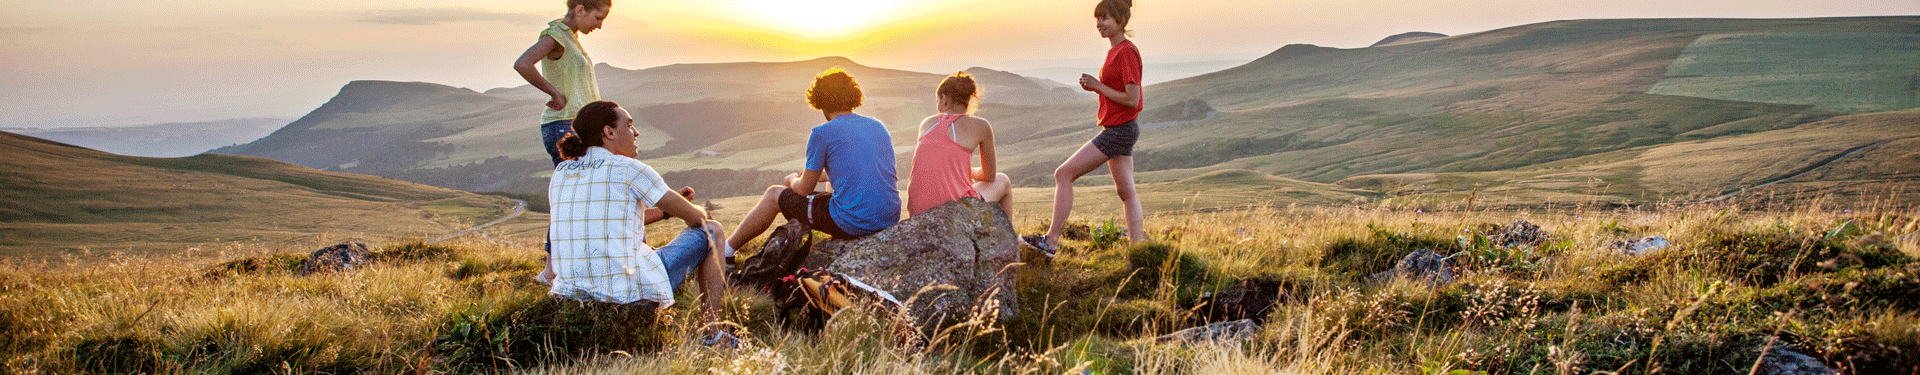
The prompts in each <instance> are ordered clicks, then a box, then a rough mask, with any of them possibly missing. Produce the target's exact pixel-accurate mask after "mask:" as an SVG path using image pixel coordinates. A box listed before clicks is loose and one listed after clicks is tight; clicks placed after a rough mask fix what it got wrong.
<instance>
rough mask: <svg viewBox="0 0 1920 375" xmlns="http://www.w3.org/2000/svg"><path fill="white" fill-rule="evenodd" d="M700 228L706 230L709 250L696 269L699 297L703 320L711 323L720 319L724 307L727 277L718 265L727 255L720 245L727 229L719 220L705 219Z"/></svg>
mask: <svg viewBox="0 0 1920 375" xmlns="http://www.w3.org/2000/svg"><path fill="white" fill-rule="evenodd" d="M700 229H701V230H705V231H707V248H708V251H710V253H708V254H707V260H706V261H703V262H700V268H699V269H698V271H697V273H699V274H700V299H701V301H702V302H703V304H704V305H705V306H704V307H705V310H706V314H705V317H706V320H705V321H706V322H708V323H712V322H717V321H720V313H721V312H722V311H724V310H723V309H725V308H726V304H725V299H724V298H725V297H726V293H727V277H726V273H725V272H726V271H725V270H724V269H722V268H721V267H720V259H723V258H725V257H726V256H727V255H726V254H725V253H723V251H725V249H722V248H721V247H720V245H721V243H722V241H726V240H725V239H724V238H726V235H727V231H726V229H725V228H721V227H720V222H718V221H713V220H707V223H706V224H704V225H702V226H701V227H700Z"/></svg>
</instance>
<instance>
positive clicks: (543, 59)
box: [513, 0, 613, 282]
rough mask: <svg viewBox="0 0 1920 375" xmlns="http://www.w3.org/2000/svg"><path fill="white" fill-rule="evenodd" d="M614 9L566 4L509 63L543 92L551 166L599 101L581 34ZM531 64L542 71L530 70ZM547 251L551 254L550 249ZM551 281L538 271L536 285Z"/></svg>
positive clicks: (587, 1)
mask: <svg viewBox="0 0 1920 375" xmlns="http://www.w3.org/2000/svg"><path fill="white" fill-rule="evenodd" d="M612 10H613V0H567V15H566V16H565V17H561V18H560V19H557V20H553V22H548V23H547V29H546V30H543V31H541V32H540V39H539V40H538V41H535V42H533V47H531V48H527V52H526V53H522V54H520V58H519V59H517V60H514V61H513V70H514V71H515V72H519V73H520V78H525V79H526V80H527V83H528V84H532V85H533V88H536V89H540V92H544V93H547V97H548V99H547V109H546V111H544V112H542V113H541V114H540V141H541V144H542V145H544V147H543V148H545V149H546V150H547V156H548V157H550V158H552V159H553V165H560V151H559V150H558V149H556V148H554V147H555V146H554V145H555V144H557V143H559V142H560V139H561V138H562V137H564V136H566V135H567V134H568V133H571V132H572V131H573V116H574V114H575V113H579V112H580V108H581V107H585V106H586V105H587V103H592V102H596V101H600V86H599V85H598V84H596V83H595V82H594V78H593V59H592V58H589V57H587V51H586V50H583V49H580V34H590V33H593V31H594V30H599V29H600V24H601V23H602V22H606V20H607V13H608V12H611V11H612ZM535 63H539V65H540V70H534V64H535ZM546 248H547V252H549V253H551V252H553V244H551V243H549V244H547V245H546ZM553 277H554V276H553V270H552V269H551V267H549V269H545V270H541V271H540V276H539V278H540V281H543V282H545V281H548V280H552V279H553Z"/></svg>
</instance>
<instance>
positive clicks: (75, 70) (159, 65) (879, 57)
mask: <svg viewBox="0 0 1920 375" xmlns="http://www.w3.org/2000/svg"><path fill="white" fill-rule="evenodd" d="M1095 3H1097V0H1039V1H1036V0H940V1H934V0H654V1H636V0H616V1H615V2H614V6H613V11H612V14H611V16H610V17H609V19H608V20H607V21H606V24H605V28H604V29H602V30H599V31H596V32H594V33H592V34H589V35H583V36H582V37H581V43H582V44H583V46H584V48H585V49H586V50H587V53H588V54H589V55H591V56H592V58H593V59H594V60H595V61H596V62H600V63H607V64H611V65H613V66H616V67H622V68H629V69H638V68H646V67H653V66H660V65H666V64H673V63H701V62H734V61H793V60H804V59H811V58H816V57H821V56H846V57H849V58H852V59H854V61H856V62H858V63H860V64H863V65H868V66H877V67H887V68H897V69H910V70H918V71H926V72H946V71H955V70H961V69H965V68H968V67H974V66H984V67H988V68H994V69H1002V70H1015V69H1038V68H1048V67H1051V66H1050V65H1074V64H1080V63H1082V61H1085V60H1088V59H1097V58H1099V57H1101V56H1103V54H1104V52H1105V50H1106V48H1107V45H1106V43H1105V42H1104V41H1103V40H1101V39H1100V38H1099V36H1098V34H1097V33H1096V32H1095V31H1094V29H1093V17H1092V9H1093V4H1095ZM564 12H565V2H564V1H563V0H537V1H501V0H417V1H407V2H395V1H373V0H326V1H309V0H295V1H232V0H94V1H83V2H69V1H50V0H13V1H9V2H7V3H5V4H0V69H3V70H4V74H5V76H4V77H0V78H4V82H6V83H5V85H4V87H0V128H21V127H39V128H58V127H91V126H131V125H143V124H153V123H163V122H190V121H211V120H220V119H230V118H246V117H288V118H292V117H298V116H300V115H302V114H304V113H306V112H307V111H310V110H312V109H313V108H316V107H318V106H319V105H320V104H322V103H325V102H326V100H327V99H328V98H330V97H332V96H333V95H334V94H335V93H336V92H337V91H338V90H339V88H340V86H342V85H345V84H346V83H347V82H349V81H354V80H394V81H424V82H433V83H440V84H446V85H451V86H457V87H466V88H471V89H474V90H479V91H484V90H486V89H489V88H495V87H507V86H519V85H524V84H525V82H524V81H522V80H521V79H520V78H519V77H518V76H517V75H516V74H515V73H514V72H513V71H512V68H511V65H512V62H513V60H514V58H516V57H518V56H519V55H520V53H521V52H523V51H525V50H526V49H527V47H529V46H531V45H532V44H533V42H534V40H535V38H536V37H537V36H538V35H539V32H540V31H541V30H542V29H544V28H545V24H546V22H547V21H550V20H553V19H557V18H559V17H560V16H561V15H563V14H564ZM1877 15H1920V1H1917V0H1879V1H1859V0H1842V1H1834V0H1696V1H1691V2H1675V1H1652V0H1612V1H1590V0H1479V1H1464V0H1432V1H1423V2H1407V1H1389V0H1258V1H1242V0H1178V1H1171V0H1136V5H1135V7H1134V17H1133V20H1132V22H1131V25H1130V28H1131V29H1133V30H1135V33H1136V34H1135V37H1134V40H1135V43H1136V44H1138V45H1139V46H1140V48H1141V50H1142V53H1143V55H1145V56H1146V59H1147V60H1148V61H1149V63H1152V62H1155V61H1162V62H1166V61H1181V60H1204V59H1243V60H1250V59H1252V58H1254V57H1258V56H1260V55H1262V54H1265V53H1267V52H1271V51H1273V50H1274V49H1278V48H1280V47H1281V46H1284V45H1287V44H1294V43H1305V44H1315V45H1320V46H1327V47H1338V48H1359V47H1365V46H1367V45H1369V44H1372V43H1373V42H1375V41H1378V40H1380V39H1382V38H1385V37H1387V36H1390V35H1394V34H1399V33H1404V32H1411V31H1426V32H1437V33H1442V34H1448V35H1461V34H1468V33H1474V32H1480V31H1488V30H1493V29H1499V28H1504V27H1511V26H1519V25H1524V24H1530V23H1537V22H1546V21H1554V20H1567V19H1601V18H1695V17H1700V18H1803V17H1838V16H1877ZM1056 80H1060V79H1056ZM1065 80H1068V81H1070V80H1071V77H1068V78H1066V79H1065Z"/></svg>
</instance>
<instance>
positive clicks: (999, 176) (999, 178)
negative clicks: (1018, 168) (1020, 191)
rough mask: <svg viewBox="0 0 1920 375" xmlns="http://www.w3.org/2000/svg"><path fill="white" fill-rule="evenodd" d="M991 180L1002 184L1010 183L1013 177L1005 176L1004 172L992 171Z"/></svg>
mask: <svg viewBox="0 0 1920 375" xmlns="http://www.w3.org/2000/svg"><path fill="white" fill-rule="evenodd" d="M993 182H994V183H997V184H1003V185H1012V184H1013V177H1007V174H1006V173H994V174H993Z"/></svg>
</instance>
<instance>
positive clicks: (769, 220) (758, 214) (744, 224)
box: [727, 186, 787, 249]
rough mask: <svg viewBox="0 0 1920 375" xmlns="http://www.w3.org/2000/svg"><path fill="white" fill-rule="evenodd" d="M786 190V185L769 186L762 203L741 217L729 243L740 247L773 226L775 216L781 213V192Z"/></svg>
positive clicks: (729, 238)
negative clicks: (744, 216)
mask: <svg viewBox="0 0 1920 375" xmlns="http://www.w3.org/2000/svg"><path fill="white" fill-rule="evenodd" d="M786 192H787V187H785V186H768V187H767V194H766V195H764V196H761V197H760V203H759V204H755V205H754V206H753V209H752V210H748V211H747V217H746V218H743V219H740V225H739V226H735V227H734V228H733V237H728V238H727V245H728V246H731V247H733V248H734V249H740V248H741V247H743V246H747V241H752V240H753V238H754V237H759V236H760V233H764V232H766V231H767V228H769V227H772V226H773V216H774V215H778V214H780V194H782V193H786Z"/></svg>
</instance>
